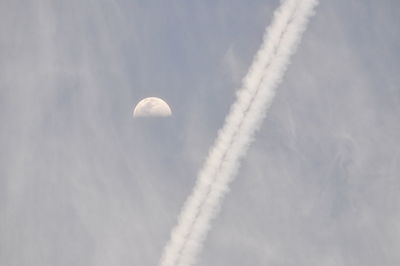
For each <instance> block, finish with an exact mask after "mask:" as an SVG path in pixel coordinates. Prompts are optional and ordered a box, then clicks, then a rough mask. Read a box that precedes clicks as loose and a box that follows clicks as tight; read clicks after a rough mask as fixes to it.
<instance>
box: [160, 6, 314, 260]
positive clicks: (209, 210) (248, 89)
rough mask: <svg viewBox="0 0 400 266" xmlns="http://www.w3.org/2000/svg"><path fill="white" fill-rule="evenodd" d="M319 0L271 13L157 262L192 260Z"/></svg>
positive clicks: (283, 7) (282, 8)
mask: <svg viewBox="0 0 400 266" xmlns="http://www.w3.org/2000/svg"><path fill="white" fill-rule="evenodd" d="M317 2H318V1H317V0H286V1H283V2H282V4H281V6H280V7H279V9H278V10H277V11H276V12H275V14H274V18H273V21H272V24H271V26H270V27H269V28H268V29H267V31H266V34H265V36H264V41H263V44H262V46H261V48H260V50H259V51H258V53H257V55H256V57H255V58H254V60H253V64H252V66H251V67H250V70H249V72H248V74H247V75H246V77H245V78H244V80H243V87H242V89H240V90H239V92H238V93H237V100H236V102H235V103H234V104H233V105H232V107H231V110H230V113H229V114H228V116H227V118H226V120H225V124H224V126H223V128H222V129H221V130H220V131H219V133H218V137H217V139H216V141H215V144H214V146H213V147H212V148H211V150H210V152H209V154H208V157H207V159H206V162H205V164H204V166H203V168H202V170H201V171H200V173H199V176H198V179H197V182H196V185H195V187H194V189H193V192H192V194H191V195H190V196H189V198H188V199H187V201H186V203H185V205H184V207H183V209H182V212H181V214H180V216H179V218H178V224H177V226H176V227H175V228H174V229H173V231H172V233H171V239H170V241H169V242H168V243H167V245H166V247H165V249H164V253H163V255H162V257H161V260H160V266H175V265H179V266H188V265H193V263H194V260H195V258H196V255H197V253H198V252H199V251H200V249H201V246H202V243H203V241H204V238H205V236H206V234H207V232H208V230H209V227H210V222H211V220H212V219H213V218H214V217H215V215H216V214H217V212H218V209H219V207H220V203H221V200H222V198H223V196H224V195H225V193H226V192H227V190H228V185H229V183H230V182H231V180H232V179H233V178H234V175H235V173H236V171H237V169H238V168H239V160H240V158H241V157H243V156H244V154H245V153H246V151H247V148H248V146H249V144H250V142H251V140H252V137H253V135H254V132H255V131H256V130H257V128H258V127H259V126H260V124H261V122H262V120H263V118H264V116H265V114H266V110H267V109H268V106H269V105H270V103H271V102H272V99H273V97H274V95H275V89H276V87H277V86H278V84H279V82H280V81H281V79H282V76H283V74H284V72H285V70H286V68H287V66H288V64H289V58H290V56H291V55H292V54H293V53H294V52H295V50H296V47H297V45H298V43H299V41H300V37H301V35H302V33H303V31H304V30H305V29H306V26H307V22H308V19H309V17H310V16H311V15H312V14H313V9H314V7H315V6H316V4H317Z"/></svg>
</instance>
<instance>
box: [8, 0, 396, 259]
mask: <svg viewBox="0 0 400 266" xmlns="http://www.w3.org/2000/svg"><path fill="white" fill-rule="evenodd" d="M278 6H279V1H278V0H252V1H243V0H229V1H228V0H219V1H182V0H180V1H178V0H175V1H162V0H153V1H139V0H137V1H127V0H98V1H89V0H87V1H82V0H69V1H66V0H55V1H54V0H53V1H50V0H37V1H29V0H28V1H22V0H0V123H1V125H2V126H1V130H0V147H1V154H0V265H6V266H25V265H29V266H54V265H57V266H63V265H65V266H67V265H68V266H70V265H77V266H78V265H82V266H83V265H84V266H91V265H93V266H103V265H104V266H106V265H107V266H109V265H118V266H125V265H126V266H128V265H157V262H158V260H159V257H160V255H161V251H162V248H163V246H164V245H165V243H166V242H167V240H168V238H169V233H170V230H171V228H172V227H173V226H174V224H175V222H176V217H177V215H178V214H179V211H180V208H181V206H182V204H183V202H184V200H185V199H186V197H187V196H188V194H189V193H190V192H191V189H192V187H193V184H194V182H195V178H196V174H197V171H198V169H199V168H200V167H201V165H202V163H203V161H204V159H205V157H206V155H207V151H208V149H209V147H210V145H211V144H212V143H213V141H214V138H215V137H216V134H217V130H218V129H219V128H220V127H221V126H222V123H223V121H224V117H225V115H226V114H227V112H228V110H229V106H230V104H231V103H232V102H233V101H234V93H235V90H236V89H237V88H238V87H239V86H240V81H241V78H242V77H243V76H244V75H245V73H246V72H247V68H248V67H249V65H250V63H251V60H252V57H253V55H254V54H255V52H256V51H257V49H258V47H259V45H260V43H261V38H262V35H263V32H264V29H265V27H266V26H267V25H268V24H269V23H270V21H271V19H272V13H273V11H274V10H275V9H276V8H277V7H278ZM399 14H400V3H399V2H398V1H396V0H381V1H374V0H325V1H321V3H320V5H319V6H318V8H317V13H316V15H315V16H314V17H313V18H312V20H311V23H310V25H309V28H308V30H307V31H306V33H305V34H304V36H303V41H302V43H301V45H300V47H299V48H298V51H297V53H296V54H295V56H293V58H292V63H291V65H290V67H289V69H288V71H287V73H286V75H285V77H284V80H283V82H282V83H281V85H280V87H279V89H278V94H277V97H276V98H275V100H274V102H273V104H272V106H271V108H270V111H269V114H268V116H267V118H266V120H265V121H264V123H263V126H262V128H261V130H260V131H259V132H258V134H257V135H256V139H255V142H254V143H253V145H252V146H251V148H250V150H249V153H248V155H247V156H246V157H245V159H244V162H243V165H242V167H241V170H240V172H239V174H238V176H237V179H236V180H235V182H234V183H233V184H232V186H231V191H230V193H229V194H228V196H227V198H226V199H225V202H224V204H223V208H222V210H221V213H220V215H219V216H218V217H217V219H216V220H215V221H214V224H213V228H212V230H211V231H210V234H209V236H208V238H207V240H206V243H205V248H204V250H203V252H202V253H201V255H200V257H199V262H198V265H202V266H205V265H207V266H211V265H218V266H221V265H227V266H228V265H229V266H232V265H235V266H236V265H237V266H242V265H252V266H257V265H274V266H275V265H276V266H278V265H279V266H284V265H285V266H289V265H296V266H313V265H315V266H321V265H323V266H345V265H352V266H376V265H383V266H396V265H399V264H400V255H399V252H398V250H399V249H400V225H399V220H400V196H399V191H400V148H399V147H400V138H399V136H400V76H399V74H398V72H399V71H398V69H399V68H400V63H399V62H400V52H399V51H400V45H399V44H400V37H399V36H400V34H399V33H400V32H399V28H400V16H399ZM146 96H158V97H161V98H163V99H165V100H166V101H167V102H168V103H169V104H170V106H171V108H172V110H173V112H174V116H173V117H172V118H171V119H167V120H165V119H164V120H163V119H156V120H149V121H147V120H140V121H138V120H134V119H132V117H131V113H132V108H133V107H134V105H135V104H136V103H137V102H138V101H139V100H140V99H142V98H143V97H146Z"/></svg>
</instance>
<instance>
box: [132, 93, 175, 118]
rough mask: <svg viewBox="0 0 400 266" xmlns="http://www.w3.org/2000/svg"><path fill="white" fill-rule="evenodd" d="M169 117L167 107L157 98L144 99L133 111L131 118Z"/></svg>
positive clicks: (169, 109) (169, 110)
mask: <svg viewBox="0 0 400 266" xmlns="http://www.w3.org/2000/svg"><path fill="white" fill-rule="evenodd" d="M171 115H172V112H171V108H170V107H169V105H168V104H167V103H166V102H165V101H164V100H163V99H160V98H158V97H148V98H144V99H143V100H141V101H140V102H139V103H138V104H137V105H136V107H135V109H134V110H133V117H168V116H171Z"/></svg>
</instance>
